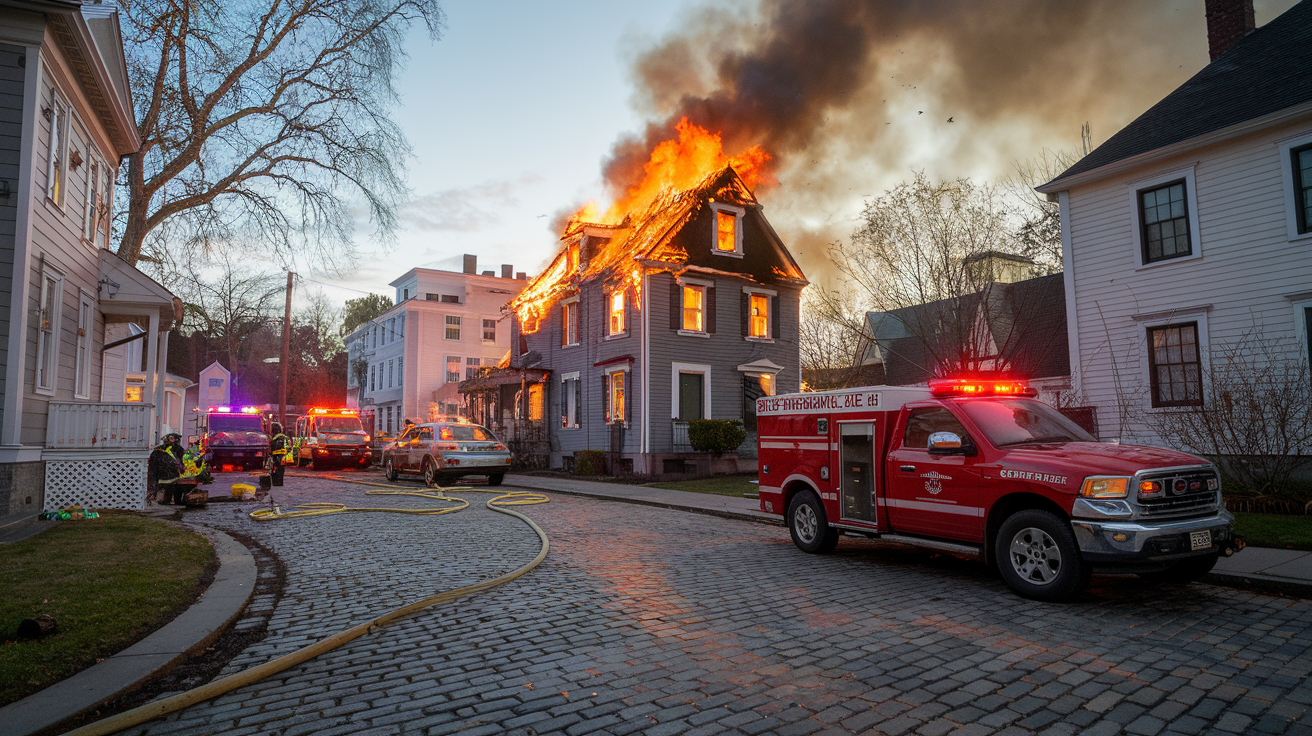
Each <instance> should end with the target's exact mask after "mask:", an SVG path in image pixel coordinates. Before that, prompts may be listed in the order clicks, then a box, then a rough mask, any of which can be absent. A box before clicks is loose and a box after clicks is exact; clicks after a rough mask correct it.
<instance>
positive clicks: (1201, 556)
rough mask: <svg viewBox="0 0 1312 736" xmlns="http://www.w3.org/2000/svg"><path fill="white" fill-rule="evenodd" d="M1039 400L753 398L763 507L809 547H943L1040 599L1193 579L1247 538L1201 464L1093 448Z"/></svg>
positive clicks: (888, 392) (1010, 391) (1005, 390)
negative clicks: (859, 541)
mask: <svg viewBox="0 0 1312 736" xmlns="http://www.w3.org/2000/svg"><path fill="white" fill-rule="evenodd" d="M1035 396H1036V392H1035V391H1034V390H1033V389H1031V388H1029V387H1027V386H1026V385H1025V384H1024V383H1022V382H1018V381H1012V380H965V379H936V380H933V381H930V383H929V385H928V386H927V387H890V386H871V387H866V388H857V389H842V390H836V391H824V392H817V393H802V394H790V395H782V396H767V397H763V398H760V399H758V400H757V428H758V442H759V458H760V461H759V462H760V501H761V510H762V511H765V512H767V513H772V514H778V515H781V516H783V517H784V518H785V521H786V522H787V525H788V528H789V531H790V532H791V535H792V538H793V542H794V543H795V544H796V545H797V546H798V547H799V548H800V549H802V550H803V551H806V552H812V553H824V552H829V551H832V550H833V549H834V547H835V546H836V545H837V543H838V537H839V535H840V534H854V535H864V536H868V537H879V538H883V539H886V540H890V541H898V542H904V543H908V544H914V545H919V546H925V547H930V548H934V549H940V550H943V551H946V552H951V553H955V554H960V555H966V556H971V557H976V558H979V559H983V560H985V561H986V562H987V563H989V564H992V565H996V566H997V568H998V570H999V572H1000V573H1001V574H1002V577H1003V579H1004V580H1005V581H1006V583H1007V584H1008V585H1009V586H1010V587H1011V588H1012V589H1013V590H1015V591H1016V592H1018V593H1020V594H1021V595H1024V596H1027V597H1031V598H1036V599H1041V600H1063V599H1068V598H1070V597H1072V596H1074V595H1075V594H1076V593H1077V592H1078V591H1079V590H1080V589H1081V588H1082V587H1083V586H1084V585H1085V584H1086V583H1087V582H1088V580H1089V576H1090V575H1091V574H1092V573H1093V572H1094V571H1095V570H1096V571H1098V572H1134V573H1138V574H1140V575H1142V576H1144V577H1149V578H1158V579H1161V580H1170V581H1180V582H1184V581H1189V580H1195V579H1198V578H1200V577H1202V576H1203V575H1205V574H1206V573H1207V572H1209V571H1210V570H1211V569H1212V566H1213V565H1214V564H1215V563H1216V559H1217V557H1218V555H1220V554H1222V553H1223V552H1225V551H1227V550H1233V549H1234V548H1236V547H1237V546H1239V545H1240V544H1242V543H1236V541H1235V539H1234V535H1233V533H1232V525H1233V522H1234V517H1233V516H1231V515H1230V514H1229V513H1228V512H1227V511H1225V509H1224V507H1223V506H1222V504H1221V477H1220V473H1219V472H1218V471H1217V469H1216V468H1215V467H1214V466H1213V465H1212V464H1210V463H1208V462H1207V461H1205V460H1203V459H1201V458H1198V457H1194V456H1193V455H1187V454H1185V453H1182V452H1176V451H1173V450H1165V449H1159V448H1154V447H1138V446H1131V445H1118V444H1107V443H1102V442H1099V441H1097V440H1096V439H1095V438H1094V437H1092V436H1091V435H1089V434H1088V433H1087V432H1086V431H1084V430H1083V429H1081V428H1080V427H1079V426H1078V425H1076V424H1075V423H1074V422H1072V421H1071V420H1070V419H1068V418H1066V417H1065V416H1063V415H1062V414H1061V413H1060V412H1058V411H1057V410H1055V409H1053V408H1052V407H1050V406H1048V405H1047V404H1044V403H1042V402H1040V401H1038V400H1037V399H1036V398H1034V397H1035Z"/></svg>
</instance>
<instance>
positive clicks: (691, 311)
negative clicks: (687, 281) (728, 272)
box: [683, 286, 706, 332]
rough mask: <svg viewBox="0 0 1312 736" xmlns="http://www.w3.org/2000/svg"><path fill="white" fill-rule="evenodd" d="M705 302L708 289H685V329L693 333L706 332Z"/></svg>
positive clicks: (698, 287) (695, 287) (697, 287)
mask: <svg viewBox="0 0 1312 736" xmlns="http://www.w3.org/2000/svg"><path fill="white" fill-rule="evenodd" d="M705 300H706V287H704V286H685V287H683V329H685V330H689V331H691V332H705V331H706V323H705V320H704V319H703V316H704V312H705V309H704V304H705Z"/></svg>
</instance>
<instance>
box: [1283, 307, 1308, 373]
mask: <svg viewBox="0 0 1312 736" xmlns="http://www.w3.org/2000/svg"><path fill="white" fill-rule="evenodd" d="M1285 299H1287V300H1288V301H1289V304H1290V307H1291V308H1292V309H1293V310H1294V336H1295V338H1296V339H1297V342H1298V354H1299V355H1301V356H1302V357H1303V359H1304V360H1306V361H1307V362H1308V365H1310V366H1312V344H1310V343H1309V342H1308V334H1307V320H1306V319H1305V318H1304V317H1303V310H1304V309H1312V291H1304V292H1299V293H1297V294H1286V295H1285Z"/></svg>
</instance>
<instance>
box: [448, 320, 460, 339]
mask: <svg viewBox="0 0 1312 736" xmlns="http://www.w3.org/2000/svg"><path fill="white" fill-rule="evenodd" d="M446 339H448V340H459V339H460V318H459V317H457V316H456V315H454V314H448V315H447V316H446Z"/></svg>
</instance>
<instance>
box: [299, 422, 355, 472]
mask: <svg viewBox="0 0 1312 736" xmlns="http://www.w3.org/2000/svg"><path fill="white" fill-rule="evenodd" d="M291 429H292V432H291V435H292V452H291V458H290V462H291V464H293V465H310V464H313V467H314V469H315V470H322V469H324V468H325V467H327V466H329V465H334V464H335V465H343V466H347V465H358V466H363V467H368V466H369V464H370V463H371V462H373V449H372V448H371V447H370V446H369V439H370V438H369V435H368V434H366V433H365V431H364V425H362V424H360V413H359V412H357V411H356V410H355V409H327V408H322V407H315V408H312V409H310V410H309V412H307V413H306V415H305V416H303V417H300V418H298V419H297V420H296V424H295V425H294V426H293V427H291Z"/></svg>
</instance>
